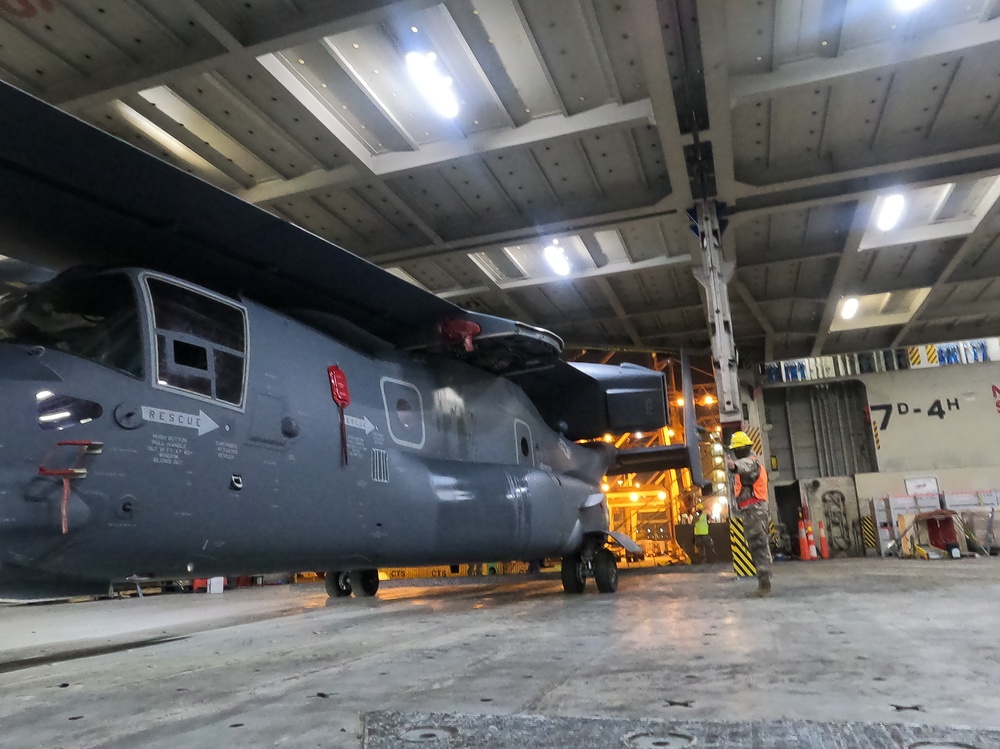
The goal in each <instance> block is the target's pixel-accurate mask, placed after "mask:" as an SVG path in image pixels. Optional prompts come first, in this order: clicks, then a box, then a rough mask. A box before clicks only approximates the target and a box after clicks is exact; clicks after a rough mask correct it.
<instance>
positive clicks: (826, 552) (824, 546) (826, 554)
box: [819, 520, 830, 559]
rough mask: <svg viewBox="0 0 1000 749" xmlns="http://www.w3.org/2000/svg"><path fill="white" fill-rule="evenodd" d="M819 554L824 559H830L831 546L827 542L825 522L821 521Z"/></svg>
mask: <svg viewBox="0 0 1000 749" xmlns="http://www.w3.org/2000/svg"><path fill="white" fill-rule="evenodd" d="M819 554H820V556H821V557H823V559H829V558H830V544H829V543H828V542H827V540H826V530H825V529H824V528H823V521H822V520H820V521H819Z"/></svg>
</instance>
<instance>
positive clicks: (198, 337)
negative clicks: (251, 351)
mask: <svg viewBox="0 0 1000 749" xmlns="http://www.w3.org/2000/svg"><path fill="white" fill-rule="evenodd" d="M146 284H147V286H148V287H149V294H150V297H151V298H152V300H153V326H154V327H155V328H156V356H157V379H158V381H159V382H160V384H162V385H169V386H170V387H175V388H179V389H181V390H187V391H189V392H192V393H197V394H198V395H203V396H205V397H207V398H214V399H216V400H220V401H223V402H225V403H231V404H233V405H237V406H238V405H240V404H241V403H242V402H243V389H244V388H243V386H244V371H245V360H246V321H245V316H244V312H243V310H242V309H241V308H239V307H237V306H236V305H234V304H230V303H228V302H224V301H222V300H219V299H215V298H213V297H210V296H207V295H205V294H202V293H200V292H198V291H195V290H192V289H188V288H186V287H184V286H179V285H177V284H174V283H170V282H168V281H164V280H161V279H158V278H148V279H146Z"/></svg>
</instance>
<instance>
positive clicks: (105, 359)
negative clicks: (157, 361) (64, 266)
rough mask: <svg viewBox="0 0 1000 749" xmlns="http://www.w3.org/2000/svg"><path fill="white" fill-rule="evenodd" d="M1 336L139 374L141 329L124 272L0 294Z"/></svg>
mask: <svg viewBox="0 0 1000 749" xmlns="http://www.w3.org/2000/svg"><path fill="white" fill-rule="evenodd" d="M0 341H4V342H6V343H20V344H26V345H32V346H45V347H48V348H53V349H56V350H58V351H64V352H66V353H67V354H73V355H74V356H79V357H82V358H84V359H88V360H90V361H93V362H96V363H97V364H101V365H103V366H105V367H110V368H111V369H116V370H118V371H121V372H125V373H127V374H130V375H132V376H133V377H142V375H143V359H144V357H143V349H142V333H141V332H140V328H139V308H138V305H137V304H136V297H135V290H134V288H133V286H132V282H131V281H130V280H129V278H128V276H125V275H121V274H107V275H96V276H87V277H78V278H73V279H62V280H61V279H59V278H56V279H55V280H53V281H51V282H49V283H47V284H44V285H42V286H39V287H37V288H33V289H28V290H26V291H21V292H16V293H13V294H9V295H7V296H5V297H4V298H3V299H0Z"/></svg>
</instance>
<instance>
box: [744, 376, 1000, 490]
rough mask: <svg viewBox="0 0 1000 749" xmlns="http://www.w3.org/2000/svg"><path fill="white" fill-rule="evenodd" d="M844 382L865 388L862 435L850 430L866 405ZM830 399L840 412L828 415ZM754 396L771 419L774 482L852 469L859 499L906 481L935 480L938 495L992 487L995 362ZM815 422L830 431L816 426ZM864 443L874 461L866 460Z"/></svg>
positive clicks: (997, 404)
mask: <svg viewBox="0 0 1000 749" xmlns="http://www.w3.org/2000/svg"><path fill="white" fill-rule="evenodd" d="M851 381H857V382H860V383H862V385H863V386H864V390H865V393H866V404H867V406H868V408H869V409H870V413H871V426H870V427H869V429H870V431H871V434H870V435H869V434H867V433H865V434H862V433H861V432H859V429H858V420H859V419H858V413H857V411H858V408H859V407H860V408H863V407H864V405H865V403H864V402H863V401H862V400H861V399H858V398H855V397H852V393H851V392H850V390H851V388H850V383H851ZM834 400H836V401H837V402H839V403H840V404H841V410H840V411H839V412H832V415H831V412H830V411H828V410H825V409H828V408H829V405H830V403H832V402H833V401H834ZM756 402H757V406H758V408H763V409H764V413H765V421H766V423H767V424H770V429H768V430H767V432H766V435H767V439H766V451H765V454H768V455H772V456H774V459H775V462H776V463H777V466H778V470H777V471H775V472H774V473H775V475H774V482H775V483H777V484H781V483H787V482H788V481H792V480H794V481H806V480H809V479H813V478H823V477H832V476H838V475H840V476H843V475H854V476H855V480H856V483H857V489H858V496H859V497H862V498H865V497H878V496H895V495H902V494H907V493H909V492H908V490H907V489H908V488H907V485H906V480H907V479H914V478H935V479H936V480H937V482H938V486H939V489H940V491H942V492H946V493H951V492H968V491H977V490H990V489H995V488H998V487H1000V363H997V362H988V363H977V364H967V365H954V366H941V367H932V368H925V369H910V370H900V371H891V372H877V373H868V374H860V375H855V376H853V377H852V378H850V380H847V381H838V382H826V383H818V384H812V383H810V384H802V385H794V386H790V387H789V386H786V387H769V388H766V389H765V390H764V391H763V393H762V396H761V397H758V398H757V399H756ZM844 404H846V406H847V408H846V410H844ZM821 420H822V422H823V425H825V426H826V427H828V428H830V429H832V431H831V430H830V429H828V430H827V431H823V430H821V429H820V428H819V426H820V421H821ZM824 441H826V442H827V444H826V445H824V444H823V442H824ZM865 443H869V444H870V445H871V447H872V448H873V449H872V450H871V452H872V453H873V457H874V465H871V464H869V465H866V461H865V460H864V457H865V455H866V453H867V452H868V451H869V450H868V448H866V447H865ZM824 452H826V453H827V457H826V458H824V455H823V453H824ZM838 452H840V453H853V454H847V455H840V456H839V457H837V456H836V453H838ZM831 455H832V456H833V460H831V459H830V456H831ZM911 486H912V484H911Z"/></svg>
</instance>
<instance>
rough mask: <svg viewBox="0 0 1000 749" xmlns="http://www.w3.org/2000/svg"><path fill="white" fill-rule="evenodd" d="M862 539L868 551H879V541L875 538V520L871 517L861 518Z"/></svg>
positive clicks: (863, 516) (864, 516)
mask: <svg viewBox="0 0 1000 749" xmlns="http://www.w3.org/2000/svg"><path fill="white" fill-rule="evenodd" d="M861 537H862V538H863V539H864V541H865V548H866V549H877V548H878V539H877V538H876V536H875V519H874V518H873V517H872V516H871V515H862V516H861Z"/></svg>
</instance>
